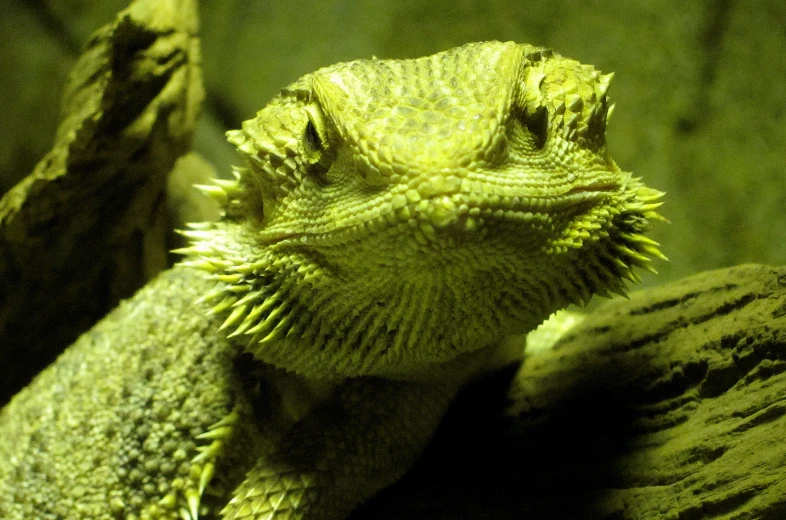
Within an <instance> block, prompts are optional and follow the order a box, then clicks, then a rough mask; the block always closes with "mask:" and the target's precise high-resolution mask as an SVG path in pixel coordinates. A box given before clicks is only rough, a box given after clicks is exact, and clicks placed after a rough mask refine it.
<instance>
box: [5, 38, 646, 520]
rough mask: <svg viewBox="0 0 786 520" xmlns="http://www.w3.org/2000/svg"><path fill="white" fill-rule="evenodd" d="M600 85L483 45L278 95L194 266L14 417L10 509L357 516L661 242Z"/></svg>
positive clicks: (39, 387) (8, 415) (223, 195)
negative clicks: (506, 351)
mask: <svg viewBox="0 0 786 520" xmlns="http://www.w3.org/2000/svg"><path fill="white" fill-rule="evenodd" d="M609 80H610V76H603V75H600V74H599V73H598V72H597V71H596V70H594V69H593V68H592V67H590V66H587V65H582V64H580V63H578V62H576V61H573V60H569V59H566V58H563V57H561V56H559V55H558V54H556V53H552V52H550V51H548V50H546V49H540V48H536V47H532V46H528V45H517V44H514V43H499V42H488V43H479V44H468V45H465V46H463V47H459V48H456V49H452V50H450V51H446V52H443V53H439V54H436V55H434V56H429V57H425V58H420V59H416V60H377V59H373V60H359V61H355V62H350V63H342V64H337V65H334V66H331V67H326V68H324V69H320V70H319V71H317V72H315V73H313V74H309V75H306V76H304V77H303V78H301V79H300V80H298V81H297V82H295V83H294V84H292V85H290V86H289V87H288V88H286V89H284V90H283V91H282V93H281V94H280V95H278V96H277V97H275V98H274V99H273V100H272V101H271V102H270V103H269V104H268V105H267V106H266V107H265V108H264V109H262V110H261V111H260V112H259V113H258V114H257V116H256V117H255V118H254V119H251V120H249V121H246V122H245V123H244V124H243V128H242V129H241V130H237V131H233V132H230V133H229V134H228V135H229V139H230V141H231V142H232V143H234V144H235V145H236V146H237V147H238V150H239V151H240V152H241V154H242V155H243V156H244V157H245V159H246V165H245V166H244V167H243V168H238V169H237V170H236V172H235V176H236V178H235V180H231V181H227V180H217V181H215V184H214V185H211V186H206V187H203V189H204V190H205V191H207V192H208V193H210V194H212V195H213V196H214V197H215V198H217V199H218V200H219V201H220V202H221V203H222V205H223V207H224V216H223V218H222V219H221V220H219V221H218V222H215V223H205V224H196V225H193V226H191V228H190V229H189V230H188V231H185V232H184V234H186V235H187V236H188V237H189V238H190V239H191V246H190V247H188V248H186V249H185V250H183V251H181V252H182V253H184V254H187V255H188V256H189V258H188V259H187V261H185V262H183V265H178V266H176V267H174V268H173V269H172V270H170V271H169V272H167V273H165V274H163V275H161V276H160V277H159V278H157V279H156V280H154V281H153V282H151V283H150V284H148V286H147V287H145V288H144V289H142V290H141V291H140V292H139V293H138V294H137V295H136V296H135V297H134V298H132V299H131V300H129V301H127V302H124V303H123V304H122V305H121V306H120V307H119V308H118V309H116V310H115V311H113V312H112V313H111V314H110V315H109V316H108V317H107V318H106V319H104V320H103V321H102V322H100V323H99V324H98V325H96V327H94V329H92V330H91V331H90V332H88V333H86V334H85V335H83V336H82V337H81V338H80V339H79V340H78V341H77V343H76V344H74V345H73V346H72V347H71V348H70V349H69V350H68V351H67V352H66V353H64V354H63V355H62V356H61V358H60V359H59V360H58V361H57V362H56V363H55V364H54V365H53V366H51V367H50V368H48V369H47V370H46V371H44V372H43V373H42V374H41V375H40V376H39V377H38V378H37V379H36V380H35V381H34V382H33V383H32V384H31V385H30V386H29V387H28V388H26V389H25V390H23V391H22V392H21V393H20V394H19V395H17V396H16V397H15V398H14V399H13V400H12V402H11V403H10V404H9V405H8V406H7V407H6V408H5V409H4V410H3V411H2V413H0V460H4V461H6V463H4V464H3V465H0V517H2V518H7V519H21V518H33V517H36V518H43V519H50V518H51V519H55V518H95V519H111V518H129V519H141V518H180V519H191V520H194V519H196V518H224V519H246V518H248V519H251V518H253V519H295V518H303V519H318V518H326V519H327V518H343V517H345V516H346V515H347V514H349V512H350V511H351V510H352V509H353V508H354V507H355V506H356V505H357V504H359V503H360V502H362V501H363V500H365V499H366V498H368V497H369V496H371V495H372V494H373V493H375V492H376V491H378V490H379V489H381V488H383V487H385V486H387V485H389V484H390V483H391V482H393V481H394V480H396V479H397V478H399V477H400V476H401V475H402V474H403V473H404V472H405V471H406V469H407V468H408V467H409V465H410V464H411V463H412V462H413V461H414V459H415V458H416V457H417V456H418V454H419V453H420V451H421V450H422V449H423V447H424V445H425V443H426V442H427V441H428V439H429V437H430V435H431V433H432V431H433V429H434V428H435V426H436V424H437V423H438V422H439V419H440V417H441V416H442V414H443V412H444V410H445V408H446V407H447V406H448V404H449V403H450V401H451V399H452V397H453V395H454V394H455V392H456V391H457V390H458V388H459V387H460V386H461V385H462V384H463V382H465V381H466V380H467V378H469V377H471V376H472V375H473V374H475V373H477V372H478V371H480V370H482V369H483V366H484V363H485V362H486V360H487V359H488V358H489V356H490V355H491V354H493V352H494V350H495V348H496V347H497V345H499V344H500V342H501V341H502V340H503V339H504V338H505V337H509V336H510V335H513V334H521V333H524V332H527V331H529V330H532V329H533V328H535V327H536V326H537V325H538V324H539V323H541V322H542V321H543V320H544V319H545V318H546V317H547V316H548V315H549V314H551V313H552V312H554V311H555V310H557V309H560V308H563V307H565V306H566V305H568V304H570V303H581V302H586V301H587V300H589V298H590V297H591V296H592V295H593V294H596V293H600V294H607V293H608V292H609V291H614V292H622V291H623V290H624V286H623V279H625V278H628V279H634V280H635V279H636V275H635V273H633V271H632V268H633V267H637V266H638V267H647V266H648V262H649V257H651V256H661V255H660V253H659V252H658V250H657V244H655V243H654V242H652V241H651V240H649V239H647V238H645V237H644V236H643V235H642V233H643V232H644V231H646V230H647V229H648V227H649V224H650V221H651V220H652V219H655V218H657V217H658V215H657V214H656V213H655V208H656V207H657V205H658V204H659V203H658V202H657V199H658V198H659V197H660V195H661V194H660V193H659V192H657V191H655V190H652V189H650V188H647V187H645V186H644V185H643V184H642V183H641V182H640V181H639V180H638V179H637V178H634V177H632V176H631V175H630V174H629V173H627V172H623V171H621V170H620V169H619V168H618V167H617V165H616V164H615V163H614V162H613V161H612V160H611V158H610V157H609V156H608V154H607V150H606V143H605V125H606V119H607V116H608V113H609V111H610V109H609V103H608V97H607V94H606V90H607V87H608V84H609Z"/></svg>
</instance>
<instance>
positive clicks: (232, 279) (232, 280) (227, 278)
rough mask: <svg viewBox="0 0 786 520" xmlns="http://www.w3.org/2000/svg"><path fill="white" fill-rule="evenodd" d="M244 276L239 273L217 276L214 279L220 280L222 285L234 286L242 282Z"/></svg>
mask: <svg viewBox="0 0 786 520" xmlns="http://www.w3.org/2000/svg"><path fill="white" fill-rule="evenodd" d="M243 278H245V276H244V275H243V274H241V273H236V274H219V275H216V279H218V280H221V281H222V282H224V283H228V284H230V285H234V284H236V283H238V282H240V281H242V280H243Z"/></svg>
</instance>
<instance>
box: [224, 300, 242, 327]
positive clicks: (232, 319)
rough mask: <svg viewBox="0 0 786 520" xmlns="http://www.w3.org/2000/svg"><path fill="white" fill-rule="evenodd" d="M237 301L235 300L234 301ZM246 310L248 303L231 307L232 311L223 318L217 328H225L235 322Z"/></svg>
mask: <svg viewBox="0 0 786 520" xmlns="http://www.w3.org/2000/svg"><path fill="white" fill-rule="evenodd" d="M235 303H237V302H235ZM247 310H248V305H238V306H236V307H234V309H232V313H231V314H230V315H229V317H228V318H227V319H226V320H224V323H222V324H221V326H220V327H219V328H218V330H225V329H227V328H229V327H231V326H232V325H235V324H237V323H238V322H239V321H240V320H241V319H243V317H244V316H245V315H246V311H247Z"/></svg>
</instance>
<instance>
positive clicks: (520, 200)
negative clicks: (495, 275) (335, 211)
mask: <svg viewBox="0 0 786 520" xmlns="http://www.w3.org/2000/svg"><path fill="white" fill-rule="evenodd" d="M620 189H621V186H620V184H618V183H612V182H598V183H592V184H587V185H583V186H575V187H572V188H570V189H569V190H567V191H566V192H564V193H562V194H559V195H551V196H545V195H536V196H533V195H496V194H489V193H474V192H473V193H466V192H454V193H441V194H433V195H431V196H429V197H428V198H422V199H420V200H418V201H416V202H407V203H405V204H401V205H399V206H391V207H390V208H389V209H388V211H386V212H380V213H379V214H378V215H377V216H375V217H374V218H370V219H367V220H364V221H360V222H355V223H351V224H347V225H343V226H338V227H333V228H331V229H329V230H321V229H305V230H303V231H295V230H276V229H268V230H265V231H262V232H261V233H260V234H259V235H258V237H259V240H260V242H261V243H262V244H263V245H266V246H274V245H281V246H284V245H296V244H303V245H314V246H320V245H323V246H337V245H344V244H347V243H350V242H353V241H355V240H361V239H364V238H367V237H368V236H369V235H373V234H377V233H380V232H384V231H389V230H391V229H394V230H398V231H399V232H402V233H406V232H408V231H411V228H417V229H418V230H419V231H420V233H419V236H421V237H422V238H425V239H427V240H435V239H436V238H437V235H438V234H439V233H441V232H450V233H451V234H452V235H454V236H455V234H456V233H460V234H467V235H468V236H471V234H472V233H474V232H477V231H479V230H481V229H483V228H484V227H485V224H486V222H488V221H495V222H498V223H499V222H503V223H504V222H508V223H510V224H513V225H515V224H517V223H518V224H524V223H526V222H531V221H533V220H544V219H549V218H551V217H552V216H554V215H557V214H563V213H567V212H570V213H574V212H581V211H584V210H585V209H586V208H587V207H588V206H595V205H597V204H598V203H600V202H602V201H603V200H606V199H607V198H608V197H610V196H612V194H613V193H615V192H618V191H619V190H620ZM623 189H624V187H623Z"/></svg>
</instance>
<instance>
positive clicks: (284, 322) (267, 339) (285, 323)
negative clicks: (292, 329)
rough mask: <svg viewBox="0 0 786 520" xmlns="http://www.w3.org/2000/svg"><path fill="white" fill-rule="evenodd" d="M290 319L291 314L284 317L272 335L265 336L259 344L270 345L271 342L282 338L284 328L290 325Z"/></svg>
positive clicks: (272, 331)
mask: <svg viewBox="0 0 786 520" xmlns="http://www.w3.org/2000/svg"><path fill="white" fill-rule="evenodd" d="M289 317H290V316H289V314H287V315H286V316H284V318H282V319H281V320H280V321H279V322H278V323H277V324H276V326H275V327H274V328H273V330H271V331H270V334H268V335H267V336H265V337H264V338H262V339H261V340H259V343H268V342H270V341H273V340H274V339H277V338H279V337H281V334H282V332H283V330H284V328H285V327H287V326H288V325H289Z"/></svg>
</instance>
